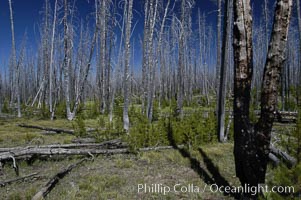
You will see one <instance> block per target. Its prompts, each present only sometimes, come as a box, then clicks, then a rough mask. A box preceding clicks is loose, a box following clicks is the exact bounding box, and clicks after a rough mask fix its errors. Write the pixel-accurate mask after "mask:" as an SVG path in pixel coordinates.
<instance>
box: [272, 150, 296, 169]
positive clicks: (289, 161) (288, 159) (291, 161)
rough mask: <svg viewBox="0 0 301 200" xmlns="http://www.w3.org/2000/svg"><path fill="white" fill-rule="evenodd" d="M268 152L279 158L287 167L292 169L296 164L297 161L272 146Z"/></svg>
mask: <svg viewBox="0 0 301 200" xmlns="http://www.w3.org/2000/svg"><path fill="white" fill-rule="evenodd" d="M270 150H271V153H272V154H274V155H276V156H279V157H280V158H281V159H282V160H283V161H284V162H285V163H286V164H287V166H288V167H292V166H294V165H296V164H297V160H296V159H295V158H294V157H292V156H290V155H289V154H288V153H286V152H284V151H281V150H280V149H277V148H275V147H274V146H270Z"/></svg>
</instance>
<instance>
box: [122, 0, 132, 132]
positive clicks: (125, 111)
mask: <svg viewBox="0 0 301 200" xmlns="http://www.w3.org/2000/svg"><path fill="white" fill-rule="evenodd" d="M126 2H127V1H126ZM132 8H133V0H129V1H128V2H127V3H126V5H125V7H124V9H126V10H127V12H126V13H127V14H126V28H125V29H126V30H125V61H124V62H125V64H124V66H125V68H124V76H123V82H124V83H123V84H124V86H123V92H124V106H123V129H124V130H126V131H128V130H129V126H130V120H129V114H128V107H129V91H130V88H129V79H130V73H129V68H130V51H131V46H130V45H131V44H130V37H131V29H132V17H133V15H132Z"/></svg>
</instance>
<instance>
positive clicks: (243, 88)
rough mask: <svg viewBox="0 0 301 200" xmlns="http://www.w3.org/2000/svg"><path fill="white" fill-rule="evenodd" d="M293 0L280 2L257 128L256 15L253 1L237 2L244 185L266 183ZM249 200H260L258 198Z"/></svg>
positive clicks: (239, 171)
mask: <svg viewBox="0 0 301 200" xmlns="http://www.w3.org/2000/svg"><path fill="white" fill-rule="evenodd" d="M291 5H292V0H278V1H277V6H276V10H275V18H274V25H273V30H272V35H271V40H270V45H269V50H268V56H267V60H266V64H265V69H264V77H263V82H262V96H261V116H260V119H259V121H258V123H257V124H256V125H255V126H254V125H253V124H251V123H250V120H249V108H250V89H251V80H252V70H253V66H252V16H251V7H250V0H242V1H241V0H235V3H234V7H235V14H234V19H235V26H234V49H235V79H234V81H235V83H234V132H235V133H234V137H235V143H234V156H235V167H236V175H237V177H238V178H239V179H240V182H241V184H242V185H245V184H249V185H250V186H257V185H258V184H259V183H264V181H265V173H266V168H267V161H268V155H269V153H270V149H269V147H270V138H271V130H272V125H273V121H274V118H275V113H276V105H277V95H278V88H279V80H280V74H281V69H282V65H283V62H284V60H285V49H286V40H287V35H288V26H289V19H290V13H291ZM246 196H249V198H254V199H257V196H254V197H252V196H250V194H246Z"/></svg>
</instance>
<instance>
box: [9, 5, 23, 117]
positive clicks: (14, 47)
mask: <svg viewBox="0 0 301 200" xmlns="http://www.w3.org/2000/svg"><path fill="white" fill-rule="evenodd" d="M8 3H9V11H10V24H11V34H12V55H11V56H12V58H11V59H12V60H11V65H12V68H13V69H14V72H15V75H14V78H15V80H14V81H13V82H14V86H15V89H16V95H17V110H18V117H21V116H22V115H21V99H20V91H19V89H20V88H19V76H20V72H19V67H18V65H17V54H16V42H15V29H14V18H13V8H12V2H11V0H8ZM12 90H13V88H12ZM13 93H14V91H13ZM11 101H12V102H13V101H14V100H13V99H12V100H11Z"/></svg>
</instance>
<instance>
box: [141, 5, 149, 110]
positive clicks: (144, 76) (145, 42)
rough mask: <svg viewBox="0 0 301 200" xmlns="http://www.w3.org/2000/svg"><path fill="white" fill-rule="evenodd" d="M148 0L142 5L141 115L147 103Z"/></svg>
mask: <svg viewBox="0 0 301 200" xmlns="http://www.w3.org/2000/svg"><path fill="white" fill-rule="evenodd" d="M148 5H149V0H145V3H144V16H145V17H144V29H143V30H144V34H143V49H142V51H143V59H142V105H141V113H142V114H144V113H146V106H145V104H146V102H147V86H148V75H147V73H148V70H147V67H148V56H147V53H148V48H149V47H148V40H147V39H148V37H149V36H148V35H149V20H148V19H149V6H148Z"/></svg>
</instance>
